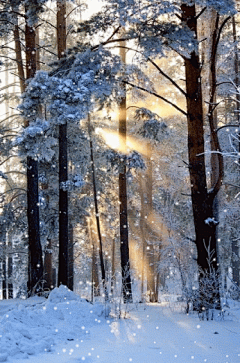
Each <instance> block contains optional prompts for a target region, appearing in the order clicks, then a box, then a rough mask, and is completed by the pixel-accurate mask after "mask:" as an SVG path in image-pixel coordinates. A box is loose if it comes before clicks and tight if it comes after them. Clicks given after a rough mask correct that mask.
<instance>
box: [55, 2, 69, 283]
mask: <svg viewBox="0 0 240 363" xmlns="http://www.w3.org/2000/svg"><path fill="white" fill-rule="evenodd" d="M57 45H58V58H59V59H61V58H62V57H63V56H64V53H65V51H66V1H65V0H63V1H61V0H58V1H57ZM67 147H68V145H67V123H65V124H64V125H59V264H58V286H60V285H61V284H62V285H66V286H69V276H68V192H67V190H66V182H67V180H68V152H67Z"/></svg>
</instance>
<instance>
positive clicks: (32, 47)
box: [16, 6, 43, 294]
mask: <svg viewBox="0 0 240 363" xmlns="http://www.w3.org/2000/svg"><path fill="white" fill-rule="evenodd" d="M27 12H28V7H27V6H26V7H25V13H26V14H27ZM35 36H36V34H35V29H34V27H33V26H30V25H29V24H28V19H27V18H26V25H25V42H26V44H25V46H26V78H27V79H30V78H33V77H34V75H35V73H36V43H35ZM16 39H17V38H16ZM20 65H21V63H20ZM38 112H39V110H36V114H37V113H38ZM36 114H35V115H33V117H34V118H35V117H36ZM24 126H25V127H28V126H29V119H28V120H25V124H24ZM27 218H28V241H29V242H28V243H29V256H28V258H29V263H28V291H29V294H31V293H33V292H34V289H35V287H36V285H37V284H38V283H39V282H40V280H41V279H42V278H43V261H42V247H41V242H40V230H39V198H38V162H37V159H33V158H32V157H30V156H28V157H27Z"/></svg>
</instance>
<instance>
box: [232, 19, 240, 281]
mask: <svg viewBox="0 0 240 363" xmlns="http://www.w3.org/2000/svg"><path fill="white" fill-rule="evenodd" d="M232 31H233V41H234V72H235V77H234V82H235V86H236V89H237V88H238V87H239V56H238V46H237V32H236V22H235V17H234V16H233V17H232ZM239 111H240V94H239V92H236V118H237V124H238V127H239V132H240V112H239ZM239 132H238V137H239V136H240V134H239ZM238 151H239V152H240V142H239V143H238ZM239 155H240V154H239ZM239 161H240V158H239V159H238V162H239ZM231 243H232V256H231V257H232V258H231V264H232V278H233V281H234V282H235V284H237V285H238V286H240V259H239V242H238V239H237V238H234V237H233V236H232V238H231Z"/></svg>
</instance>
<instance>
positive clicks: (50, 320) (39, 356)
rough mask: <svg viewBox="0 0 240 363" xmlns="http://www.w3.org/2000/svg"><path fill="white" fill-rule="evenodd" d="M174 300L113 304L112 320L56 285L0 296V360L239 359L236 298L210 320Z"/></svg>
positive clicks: (164, 362)
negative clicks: (36, 292)
mask: <svg viewBox="0 0 240 363" xmlns="http://www.w3.org/2000/svg"><path fill="white" fill-rule="evenodd" d="M181 304H182V303H180V302H172V303H165V302H164V301H163V302H162V303H159V304H129V305H126V306H124V305H121V304H119V305H117V306H115V308H114V309H115V313H116V312H117V307H118V308H120V310H121V312H122V313H123V314H122V315H123V317H122V318H121V319H119V318H116V317H114V316H112V315H111V314H110V315H109V314H108V312H109V311H108V309H107V308H106V306H105V305H104V304H100V303H95V304H91V303H89V302H87V301H86V300H84V299H81V298H80V297H79V296H77V295H76V294H74V293H73V292H71V291H69V290H68V289H67V288H65V287H64V286H61V287H60V288H56V289H54V290H53V291H52V292H51V293H50V295H49V298H48V299H47V300H46V299H44V298H39V297H33V298H30V299H27V300H21V299H13V300H7V301H6V300H5V301H1V302H0V315H1V317H0V362H12V363H17V362H18V363H26V362H27V361H28V362H31V363H42V362H44V363H80V362H85V363H95V362H99V363H125V362H126V363H127V362H133V363H134V362H135V363H147V362H151V363H157V362H161V363H172V362H181V363H190V362H191V363H192V362H197V363H200V362H207V363H237V362H240V339H239V337H240V324H239V323H240V303H237V302H231V308H229V311H228V312H225V314H224V316H223V317H221V318H218V319H215V320H210V321H206V320H204V321H200V320H199V318H198V316H197V315H196V314H189V315H186V314H185V313H184V312H183V308H182V305H181ZM26 359H27V360H26Z"/></svg>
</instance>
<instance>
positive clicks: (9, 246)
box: [7, 236, 13, 299]
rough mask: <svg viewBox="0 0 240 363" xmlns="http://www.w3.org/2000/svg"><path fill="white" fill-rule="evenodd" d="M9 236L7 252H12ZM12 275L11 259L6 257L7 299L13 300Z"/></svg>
mask: <svg viewBox="0 0 240 363" xmlns="http://www.w3.org/2000/svg"><path fill="white" fill-rule="evenodd" d="M11 238H12V237H11V236H9V239H8V250H9V251H11V250H12V240H11ZM12 273H13V259H12V256H11V255H9V256H8V266H7V276H8V299H13V283H12Z"/></svg>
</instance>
